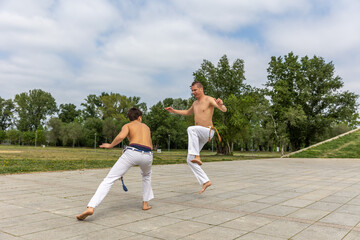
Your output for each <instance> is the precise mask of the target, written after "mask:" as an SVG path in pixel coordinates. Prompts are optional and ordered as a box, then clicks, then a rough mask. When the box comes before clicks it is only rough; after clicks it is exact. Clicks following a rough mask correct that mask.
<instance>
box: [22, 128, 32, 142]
mask: <svg viewBox="0 0 360 240" xmlns="http://www.w3.org/2000/svg"><path fill="white" fill-rule="evenodd" d="M22 134H23V140H24V143H25V145H35V132H33V131H25V132H22Z"/></svg>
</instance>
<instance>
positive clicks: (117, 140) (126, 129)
mask: <svg viewBox="0 0 360 240" xmlns="http://www.w3.org/2000/svg"><path fill="white" fill-rule="evenodd" d="M127 135H129V127H128V126H127V124H125V125H124V126H123V127H122V129H121V131H120V133H119V134H118V135H117V136H116V137H115V139H114V140H113V141H112V143H103V144H101V145H100V148H113V147H115V146H116V145H118V144H119V143H121V142H122V140H124V138H126V137H127Z"/></svg>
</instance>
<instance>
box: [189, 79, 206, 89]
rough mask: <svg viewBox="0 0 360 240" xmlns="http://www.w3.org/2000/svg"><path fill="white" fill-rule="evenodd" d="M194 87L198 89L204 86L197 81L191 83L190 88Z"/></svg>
mask: <svg viewBox="0 0 360 240" xmlns="http://www.w3.org/2000/svg"><path fill="white" fill-rule="evenodd" d="M194 85H196V86H197V87H198V88H204V86H203V85H202V84H201V82H199V81H193V83H192V84H191V86H194Z"/></svg>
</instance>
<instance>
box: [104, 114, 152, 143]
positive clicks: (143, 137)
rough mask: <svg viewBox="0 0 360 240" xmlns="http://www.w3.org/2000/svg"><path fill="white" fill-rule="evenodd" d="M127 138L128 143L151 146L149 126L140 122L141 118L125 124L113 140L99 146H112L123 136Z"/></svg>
mask: <svg viewBox="0 0 360 240" xmlns="http://www.w3.org/2000/svg"><path fill="white" fill-rule="evenodd" d="M126 137H127V138H128V139H129V141H130V144H132V143H135V144H140V145H143V146H146V147H149V148H151V149H152V148H153V145H152V141H151V133H150V128H149V127H148V126H147V125H146V124H144V123H142V122H141V120H134V121H131V122H130V123H127V124H125V125H124V126H123V127H122V129H121V132H120V133H119V134H118V135H117V136H116V138H115V139H114V141H113V142H112V143H111V144H110V143H104V144H102V145H100V147H101V148H113V147H114V146H116V145H117V144H119V143H120V142H121V141H122V140H123V139H124V138H126Z"/></svg>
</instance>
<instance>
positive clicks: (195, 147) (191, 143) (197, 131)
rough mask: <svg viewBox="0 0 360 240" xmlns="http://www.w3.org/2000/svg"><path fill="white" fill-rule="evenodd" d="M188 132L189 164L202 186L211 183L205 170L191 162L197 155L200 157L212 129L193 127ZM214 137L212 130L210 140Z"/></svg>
mask: <svg viewBox="0 0 360 240" xmlns="http://www.w3.org/2000/svg"><path fill="white" fill-rule="evenodd" d="M187 132H188V155H187V163H188V165H189V166H190V169H191V170H192V171H193V173H194V175H195V177H196V179H197V180H198V182H199V184H200V185H203V184H204V183H206V182H208V181H210V179H209V178H208V176H207V175H206V173H205V172H204V170H202V168H201V167H200V166H199V164H197V163H192V162H191V160H193V159H194V158H195V156H196V155H200V151H201V149H202V148H203V147H204V145H205V144H206V143H207V142H208V140H209V132H210V127H202V126H191V127H188V129H187ZM213 136H214V130H211V133H210V139H211V138H212V137H213Z"/></svg>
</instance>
